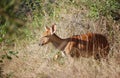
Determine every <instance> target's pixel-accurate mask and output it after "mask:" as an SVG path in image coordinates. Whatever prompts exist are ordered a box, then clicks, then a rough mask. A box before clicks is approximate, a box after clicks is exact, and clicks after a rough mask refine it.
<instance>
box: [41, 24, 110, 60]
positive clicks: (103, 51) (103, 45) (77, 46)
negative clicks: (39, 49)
mask: <svg viewBox="0 0 120 78" xmlns="http://www.w3.org/2000/svg"><path fill="white" fill-rule="evenodd" d="M55 30H56V26H55V25H53V26H52V27H50V28H48V27H46V31H45V32H44V36H43V37H42V38H41V42H40V45H45V44H47V43H49V42H51V43H52V44H53V45H54V46H55V47H56V48H57V49H59V50H61V51H63V52H64V54H65V55H67V56H71V57H79V56H83V57H90V56H94V58H96V59H99V58H101V57H103V58H104V57H106V56H107V55H108V53H109V43H108V41H107V39H106V37H105V36H103V35H101V34H97V33H87V34H82V35H74V36H72V37H70V38H66V39H61V38H60V37H58V36H57V35H56V34H55Z"/></svg>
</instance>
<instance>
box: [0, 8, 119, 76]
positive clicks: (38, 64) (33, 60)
mask: <svg viewBox="0 0 120 78" xmlns="http://www.w3.org/2000/svg"><path fill="white" fill-rule="evenodd" d="M84 12H86V11H84ZM84 12H82V11H79V10H77V9H75V8H72V13H66V12H65V11H62V13H61V15H60V16H61V17H60V18H61V20H60V21H59V22H56V21H55V20H52V21H51V22H52V23H56V24H57V32H56V33H57V34H58V35H59V36H60V37H62V38H67V37H70V36H72V35H77V34H83V33H87V32H97V33H101V34H104V35H106V36H107V37H108V40H109V42H110V47H111V50H110V55H109V60H108V61H105V60H102V61H101V62H97V61H95V60H94V59H93V58H83V57H81V58H79V59H75V61H74V62H69V61H68V59H67V57H62V56H61V54H60V52H59V51H58V50H55V49H54V48H53V47H52V45H51V44H49V45H46V46H43V47H40V46H39V45H38V44H39V39H40V37H41V36H42V35H41V34H42V32H41V31H39V30H35V33H36V36H35V40H34V41H32V42H30V43H29V44H24V43H23V44H20V45H19V44H17V45H16V46H15V47H14V48H12V49H14V50H15V51H18V52H19V54H18V57H19V58H16V57H13V59H12V60H11V61H8V60H5V61H4V63H3V65H2V71H3V72H1V71H0V72H1V73H2V74H1V77H3V78H120V60H119V58H120V50H119V47H120V45H119V44H120V34H119V33H120V31H119V30H117V29H118V28H116V27H119V26H120V24H118V23H113V22H111V23H110V22H108V21H107V19H104V18H103V17H102V18H101V21H97V22H96V21H95V22H94V21H91V20H89V19H85V18H84V15H81V14H83V13H84ZM45 21H46V24H47V23H49V21H48V20H47V17H46V19H45ZM52 23H51V24H52ZM44 26H45V25H44ZM110 27H111V28H110ZM110 29H112V30H111V31H110ZM108 30H109V31H108ZM56 55H59V57H58V58H55V57H56ZM0 70H1V69H0Z"/></svg>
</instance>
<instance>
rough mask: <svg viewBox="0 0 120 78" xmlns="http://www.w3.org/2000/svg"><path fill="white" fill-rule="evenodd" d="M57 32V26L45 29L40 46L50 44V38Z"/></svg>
mask: <svg viewBox="0 0 120 78" xmlns="http://www.w3.org/2000/svg"><path fill="white" fill-rule="evenodd" d="M55 31H56V25H55V24H54V25H52V26H51V27H47V26H46V27H45V31H44V33H43V37H42V38H41V39H40V44H39V45H40V46H43V45H45V44H48V43H49V42H50V38H51V37H52V35H53V34H54V33H55Z"/></svg>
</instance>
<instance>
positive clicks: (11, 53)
mask: <svg viewBox="0 0 120 78" xmlns="http://www.w3.org/2000/svg"><path fill="white" fill-rule="evenodd" d="M17 54H18V52H17V51H8V52H5V54H3V55H1V56H0V63H2V62H3V61H4V59H8V60H12V59H13V57H14V56H15V57H17V58H18V56H17Z"/></svg>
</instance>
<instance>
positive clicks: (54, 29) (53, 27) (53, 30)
mask: <svg viewBox="0 0 120 78" xmlns="http://www.w3.org/2000/svg"><path fill="white" fill-rule="evenodd" d="M50 31H51V34H54V33H55V31H56V24H54V25H52V27H51V29H50Z"/></svg>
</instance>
